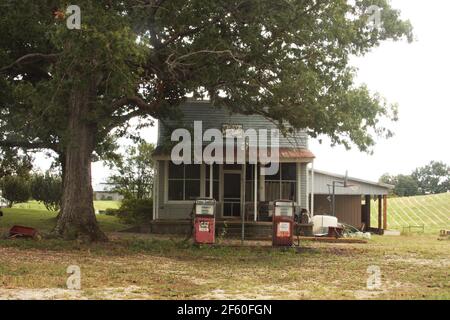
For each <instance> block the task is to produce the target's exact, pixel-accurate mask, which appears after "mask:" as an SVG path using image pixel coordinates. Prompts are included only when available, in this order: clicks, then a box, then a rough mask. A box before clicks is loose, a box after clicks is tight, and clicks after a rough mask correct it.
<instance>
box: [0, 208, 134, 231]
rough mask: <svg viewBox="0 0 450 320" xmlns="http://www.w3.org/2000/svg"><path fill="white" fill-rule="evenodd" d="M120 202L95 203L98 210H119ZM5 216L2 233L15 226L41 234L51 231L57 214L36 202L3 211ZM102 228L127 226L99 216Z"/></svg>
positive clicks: (114, 218)
mask: <svg viewBox="0 0 450 320" xmlns="http://www.w3.org/2000/svg"><path fill="white" fill-rule="evenodd" d="M119 205H120V202H116V201H94V207H95V209H96V210H105V209H107V208H118V207H119ZM3 213H4V216H3V217H2V218H0V231H3V232H4V231H5V230H6V229H9V228H11V227H12V226H13V225H23V226H29V227H32V228H36V229H38V230H40V231H41V232H48V231H51V228H52V227H53V226H54V224H55V218H56V215H57V212H54V211H48V210H47V209H45V207H44V205H43V204H41V203H38V202H36V201H30V202H27V203H18V204H16V205H14V206H13V208H11V209H3ZM97 220H98V221H99V223H100V227H101V228H102V229H103V230H104V231H106V232H112V231H117V230H122V229H125V228H126V227H127V226H126V225H124V224H122V223H120V221H119V220H118V219H117V218H116V217H111V216H106V215H97Z"/></svg>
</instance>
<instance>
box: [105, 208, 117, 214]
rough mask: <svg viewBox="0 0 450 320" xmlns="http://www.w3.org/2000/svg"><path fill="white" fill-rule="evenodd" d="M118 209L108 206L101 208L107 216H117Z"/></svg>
mask: <svg viewBox="0 0 450 320" xmlns="http://www.w3.org/2000/svg"><path fill="white" fill-rule="evenodd" d="M118 212H119V209H112V208H108V209H106V210H103V212H102V213H103V214H104V215H107V216H118Z"/></svg>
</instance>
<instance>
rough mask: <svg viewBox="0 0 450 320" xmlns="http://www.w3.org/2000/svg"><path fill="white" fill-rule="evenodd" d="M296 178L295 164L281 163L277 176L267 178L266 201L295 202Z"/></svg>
mask: <svg viewBox="0 0 450 320" xmlns="http://www.w3.org/2000/svg"><path fill="white" fill-rule="evenodd" d="M296 176H297V166H296V164H295V163H281V164H280V169H279V170H278V172H277V173H276V174H275V175H272V176H265V189H266V192H265V195H266V201H274V200H278V199H286V200H295V192H296V191H295V190H296Z"/></svg>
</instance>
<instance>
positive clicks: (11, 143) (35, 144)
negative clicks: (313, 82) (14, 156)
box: [0, 140, 56, 150]
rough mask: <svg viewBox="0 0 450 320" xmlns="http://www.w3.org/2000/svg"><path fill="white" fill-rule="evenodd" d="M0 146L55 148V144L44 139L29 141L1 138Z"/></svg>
mask: <svg viewBox="0 0 450 320" xmlns="http://www.w3.org/2000/svg"><path fill="white" fill-rule="evenodd" d="M0 147H6V148H23V149H29V150H32V149H52V150H55V149H56V148H55V146H54V145H53V144H51V143H47V142H44V141H33V142H31V141H27V140H0Z"/></svg>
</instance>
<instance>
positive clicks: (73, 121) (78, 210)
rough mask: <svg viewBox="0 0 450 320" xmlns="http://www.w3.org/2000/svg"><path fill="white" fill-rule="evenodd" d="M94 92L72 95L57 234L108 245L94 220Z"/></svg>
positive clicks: (81, 91) (77, 92) (80, 91)
mask: <svg viewBox="0 0 450 320" xmlns="http://www.w3.org/2000/svg"><path fill="white" fill-rule="evenodd" d="M90 91H91V90H89V89H88V90H83V89H81V90H75V89H74V91H73V93H72V95H71V97H70V101H69V108H70V110H69V123H68V141H66V146H65V160H64V173H63V176H64V182H63V196H62V204H61V213H60V215H59V218H58V221H57V224H56V228H55V232H56V233H57V234H59V235H60V236H63V237H65V238H83V239H87V240H89V241H106V240H107V237H106V235H105V234H104V233H103V232H102V231H101V230H100V228H99V226H98V223H97V219H96V218H95V212H94V204H93V200H94V199H93V190H92V181H91V158H92V152H93V150H94V141H95V125H93V124H92V123H89V122H88V120H87V119H86V116H87V114H88V111H89V97H90V96H91V95H90V94H89V93H90Z"/></svg>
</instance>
